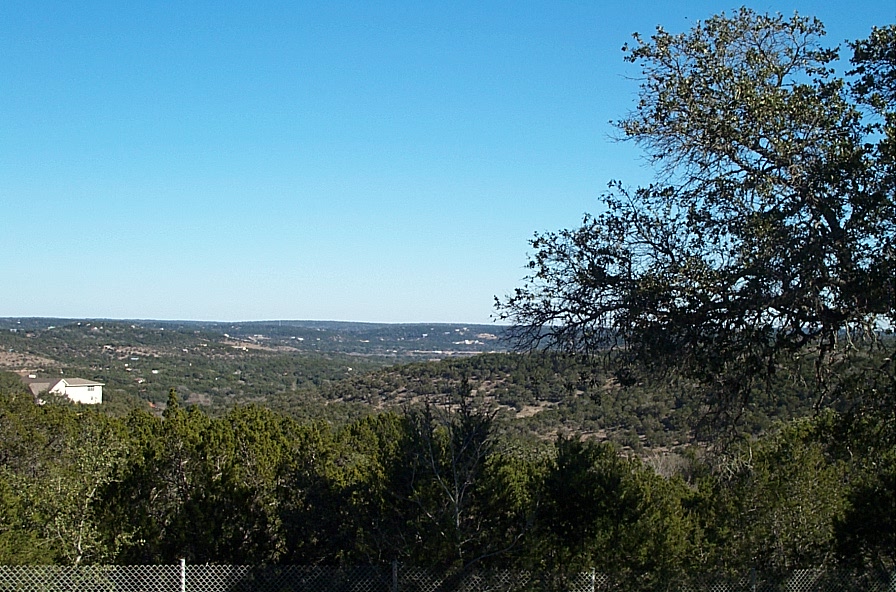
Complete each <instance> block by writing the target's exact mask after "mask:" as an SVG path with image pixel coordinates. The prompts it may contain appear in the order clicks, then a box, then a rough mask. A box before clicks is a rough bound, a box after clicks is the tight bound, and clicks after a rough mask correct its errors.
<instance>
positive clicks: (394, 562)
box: [392, 559, 398, 592]
mask: <svg viewBox="0 0 896 592" xmlns="http://www.w3.org/2000/svg"><path fill="white" fill-rule="evenodd" d="M392 592H398V560H396V559H393V560H392Z"/></svg>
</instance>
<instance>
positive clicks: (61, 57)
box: [0, 0, 896, 323]
mask: <svg viewBox="0 0 896 592" xmlns="http://www.w3.org/2000/svg"><path fill="white" fill-rule="evenodd" d="M737 6H739V5H737V4H727V3H720V2H709V1H700V0H698V1H690V2H686V3H685V2H663V3H661V2H639V1H628V2H622V1H615V0H614V1H610V2H596V1H592V2H562V1H551V2H526V1H514V2H482V1H478V2H450V3H449V2H369V3H362V2H351V3H341V2H335V1H327V2H310V1H309V2H268V1H265V0H256V1H252V2H249V1H246V2H117V1H116V2H111V1H110V2H92V1H89V0H87V1H79V2H68V1H66V2H32V1H27V2H19V1H17V0H4V2H2V3H0V253H2V254H0V275H2V277H3V278H4V282H3V287H2V289H0V316H52V317H69V318H72V317H74V318H123V319H125V318H126V319H135V318H140V319H189V320H263V319H317V320H352V321H369V322H459V323H477V322H482V323H487V322H491V316H492V314H493V312H494V310H493V298H494V296H504V295H505V294H508V293H509V292H511V291H512V290H513V288H514V287H516V286H518V285H519V284H520V280H521V279H522V277H523V276H524V275H525V273H526V270H525V264H526V261H527V254H528V253H529V252H530V247H529V244H528V241H529V239H531V237H532V236H533V233H534V232H542V231H549V230H556V229H559V228H564V227H572V226H575V225H577V224H578V223H579V222H580V221H581V218H582V215H583V214H584V213H585V212H587V211H594V210H595V208H596V207H597V205H598V201H597V198H598V196H599V195H600V194H601V192H602V191H603V190H604V189H605V187H606V184H607V182H608V181H610V180H611V179H621V180H623V181H625V182H626V183H629V184H632V185H635V184H640V183H646V182H649V181H650V179H651V173H650V171H649V170H648V169H646V168H644V167H643V166H642V163H641V162H640V161H639V152H638V151H637V150H636V148H635V147H634V146H631V145H628V144H618V143H615V142H614V141H613V140H612V139H611V135H612V134H613V128H612V126H611V125H610V124H609V122H610V121H611V120H618V119H619V118H621V117H623V116H624V115H625V113H626V112H627V111H628V110H629V109H630V108H632V107H633V105H634V100H635V96H636V92H637V84H636V82H634V81H633V80H632V79H631V77H632V76H633V75H635V74H636V71H634V70H633V69H632V66H630V65H628V64H625V63H624V62H623V60H622V52H621V51H620V48H621V47H622V45H623V44H624V43H625V42H626V41H628V40H629V39H630V36H631V33H633V32H635V31H639V32H642V33H647V34H649V33H651V32H652V31H653V30H654V28H655V26H656V25H658V24H661V25H663V26H664V27H665V28H666V29H667V30H669V31H673V32H679V31H683V30H686V29H688V28H689V27H690V26H691V25H692V24H693V23H694V21H696V20H700V19H705V18H707V17H709V16H711V15H712V14H715V13H718V12H721V11H729V12H730V11H731V10H732V9H733V8H735V7H737ZM750 6H751V7H752V8H754V9H755V10H757V11H760V12H781V13H783V14H787V15H789V14H792V13H793V12H794V11H798V12H800V13H801V14H806V15H814V16H817V17H819V18H820V19H821V20H822V21H823V22H824V23H825V25H826V27H827V30H828V37H827V40H828V42H829V43H830V44H831V45H833V44H837V43H842V41H843V40H845V39H857V38H861V37H865V36H867V34H868V32H869V30H870V27H871V26H872V25H875V24H876V25H883V24H888V23H892V22H894V21H896V3H894V2H893V1H892V0H868V1H865V2H855V3H847V2H833V1H831V2H820V1H801V2H793V3H787V2H764V3H758V4H751V5H750Z"/></svg>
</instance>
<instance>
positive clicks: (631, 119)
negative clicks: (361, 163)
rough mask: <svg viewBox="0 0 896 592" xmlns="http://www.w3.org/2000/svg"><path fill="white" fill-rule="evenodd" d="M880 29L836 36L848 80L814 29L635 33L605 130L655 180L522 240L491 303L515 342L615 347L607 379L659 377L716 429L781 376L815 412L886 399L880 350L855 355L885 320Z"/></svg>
mask: <svg viewBox="0 0 896 592" xmlns="http://www.w3.org/2000/svg"><path fill="white" fill-rule="evenodd" d="M893 30H894V27H892V26H890V27H889V28H887V29H878V30H876V31H875V33H874V35H872V37H871V38H870V39H869V40H868V41H865V42H857V43H856V44H855V45H854V49H855V55H854V57H853V61H854V64H855V65H856V67H857V70H856V71H854V74H855V75H857V76H859V78H858V79H856V80H855V82H854V83H853V84H852V85H850V84H848V83H847V80H846V79H844V78H841V77H837V76H835V75H834V72H833V70H832V68H831V65H832V64H833V62H834V60H836V58H837V56H838V50H837V49H829V48H825V47H823V46H822V45H821V44H820V39H821V37H822V36H823V35H824V28H823V26H822V24H821V23H820V22H818V21H817V20H815V19H810V18H805V17H802V16H798V15H795V16H793V17H792V18H789V19H785V18H784V17H782V16H780V15H778V16H768V15H760V14H757V13H755V12H753V11H751V10H749V9H746V8H742V9H740V10H739V11H738V12H736V13H735V14H733V15H731V16H726V15H725V14H722V15H720V16H715V17H712V18H710V19H708V20H707V21H705V22H698V23H697V24H696V25H695V27H694V28H693V29H692V30H690V31H689V32H686V33H683V34H677V35H674V34H670V33H668V32H666V31H665V30H663V29H662V28H657V31H656V33H655V34H654V35H653V36H651V37H650V38H649V39H646V38H644V37H641V36H640V35H637V34H636V35H635V37H634V43H633V44H632V45H631V46H626V47H625V48H624V51H625V53H626V57H625V59H626V60H627V61H629V62H631V63H634V64H638V65H639V66H640V68H641V72H642V74H643V78H642V79H641V82H640V99H639V101H638V103H637V105H636V107H635V109H634V110H633V112H631V113H630V114H629V115H628V116H627V117H626V118H624V119H622V120H621V121H619V122H618V123H617V126H618V128H619V130H620V131H621V133H622V137H623V138H624V139H627V140H631V141H634V142H635V143H636V144H638V145H639V146H641V147H643V148H644V149H645V151H646V155H647V157H648V159H649V160H650V162H652V163H653V164H654V165H655V167H656V170H657V180H656V182H655V183H654V184H651V185H649V186H646V187H638V188H636V189H629V188H626V187H625V186H624V185H623V184H622V183H619V182H613V183H611V184H610V189H609V191H608V193H606V194H605V195H604V196H603V211H602V212H601V213H599V214H597V215H588V216H586V217H585V219H584V223H583V225H582V226H581V227H580V228H578V229H574V230H561V231H559V232H552V233H546V234H542V235H536V237H535V238H534V240H533V241H532V245H533V247H534V248H535V254H534V256H533V258H532V259H531V260H530V262H529V268H530V270H531V272H530V275H529V276H528V277H527V278H526V279H525V280H524V285H523V287H521V288H518V289H517V290H515V292H514V293H513V294H512V295H510V296H509V297H507V298H506V299H504V300H503V301H502V300H499V301H498V302H497V306H498V310H499V315H500V318H502V319H503V320H510V321H512V322H514V323H515V324H516V329H515V330H514V337H515V338H516V340H517V345H518V346H520V347H523V348H531V347H539V346H544V347H548V348H555V349H559V350H564V351H572V352H578V353H585V354H589V355H593V354H596V353H598V352H610V351H612V352H616V354H618V355H615V356H614V357H613V360H614V361H615V362H617V363H619V364H620V366H619V367H618V368H617V376H618V378H619V379H620V380H621V381H622V382H625V381H626V380H627V379H633V377H634V375H633V374H632V373H633V372H637V371H644V370H647V371H660V372H668V371H670V370H674V376H677V377H678V378H680V379H681V381H680V384H681V385H682V388H686V389H687V391H688V392H689V393H690V394H691V395H692V396H696V397H697V398H698V399H699V400H700V401H702V402H703V403H705V404H706V405H707V406H708V407H707V408H708V409H710V410H712V411H714V412H715V414H714V415H712V417H714V418H716V419H720V420H722V421H723V422H724V424H725V425H731V424H732V423H736V421H737V419H738V418H739V417H740V415H741V414H742V413H743V412H744V411H745V410H748V409H749V408H750V407H751V406H753V405H754V404H755V402H756V398H757V395H758V394H759V393H763V392H770V391H771V390H772V388H771V387H773V386H774V385H775V384H776V381H780V380H785V379H786V380H788V381H792V382H801V381H803V382H805V390H806V393H807V395H808V396H812V397H814V398H815V401H816V404H817V405H818V406H827V405H835V404H836V405H851V404H855V403H857V401H859V400H862V399H863V398H864V399H867V398H868V394H869V393H875V392H876V393H878V395H876V396H877V399H878V400H880V397H885V398H886V397H890V398H891V397H892V389H893V380H892V377H893V375H894V362H893V360H894V359H896V358H894V357H893V356H892V355H890V356H889V357H886V356H879V357H876V356H873V355H869V349H870V350H873V349H874V348H880V347H889V348H892V346H893V342H892V340H891V341H889V342H887V341H885V340H882V339H881V333H882V332H883V330H885V329H887V328H890V327H893V326H894V322H896V305H894V281H893V278H894V277H896V264H894V263H896V250H894V236H896V215H894V212H896V196H894V193H896V191H894V178H896V175H894V173H893V171H894V158H893V157H894V150H893V146H894V116H893V113H894V111H896V109H894V100H893V97H894V87H893V80H894V76H893V72H894V69H893V63H894V62H893V47H894V44H893V39H894V34H893ZM868 106H870V107H872V109H870V110H869V109H867V108H866V107H868ZM785 367H786V368H788V372H786V373H784V372H781V371H782V369H783V368H785ZM782 374H783V375H784V376H783V378H782ZM645 375H650V373H649V372H648V373H645ZM855 376H859V377H860V378H861V380H853V378H851V377H855ZM869 383H872V384H869ZM847 387H849V388H847ZM875 389H876V390H875ZM708 417H709V415H708Z"/></svg>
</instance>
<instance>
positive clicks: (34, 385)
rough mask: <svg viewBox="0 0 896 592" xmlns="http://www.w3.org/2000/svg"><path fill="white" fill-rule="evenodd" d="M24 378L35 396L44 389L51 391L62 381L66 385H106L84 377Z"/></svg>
mask: <svg viewBox="0 0 896 592" xmlns="http://www.w3.org/2000/svg"><path fill="white" fill-rule="evenodd" d="M24 380H25V384H27V385H28V388H29V389H30V390H31V392H32V394H34V395H35V396H37V395H39V394H40V393H42V392H44V391H49V390H50V389H52V388H53V387H54V386H56V385H57V384H59V383H60V382H64V383H65V385H66V386H104V383H102V382H96V381H95V380H87V379H84V378H26V379H24Z"/></svg>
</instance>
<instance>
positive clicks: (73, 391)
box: [28, 378, 103, 405]
mask: <svg viewBox="0 0 896 592" xmlns="http://www.w3.org/2000/svg"><path fill="white" fill-rule="evenodd" d="M28 388H30V389H31V392H32V393H34V396H35V397H36V396H37V395H39V394H40V393H44V392H46V393H53V394H56V395H60V396H63V397H68V399H69V400H71V401H73V402H75V403H84V404H85V405H96V404H98V403H102V402H103V383H102V382H96V381H93V380H85V379H83V378H54V379H48V378H31V379H30V380H28Z"/></svg>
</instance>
